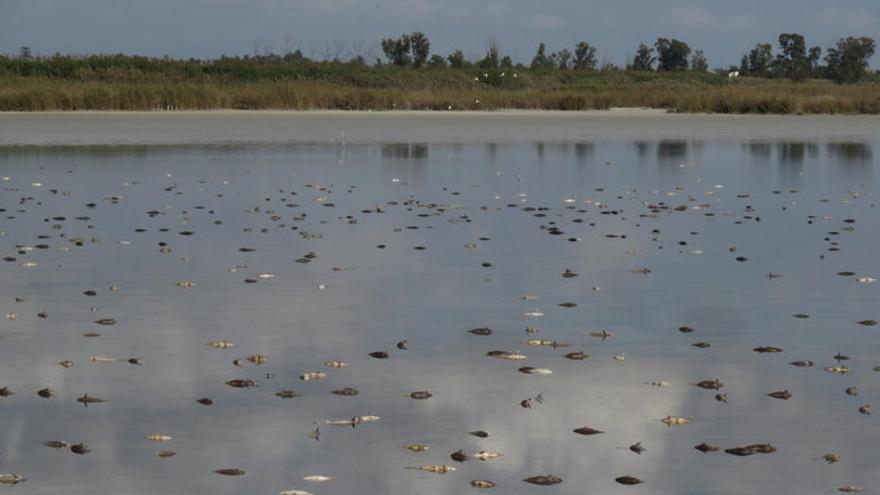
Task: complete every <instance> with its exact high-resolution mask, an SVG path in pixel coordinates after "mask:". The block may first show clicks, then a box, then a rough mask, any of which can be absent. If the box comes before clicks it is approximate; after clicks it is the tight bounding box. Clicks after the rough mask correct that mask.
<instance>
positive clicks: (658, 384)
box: [646, 380, 672, 387]
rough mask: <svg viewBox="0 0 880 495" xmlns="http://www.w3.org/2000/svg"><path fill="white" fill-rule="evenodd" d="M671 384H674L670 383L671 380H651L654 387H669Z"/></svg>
mask: <svg viewBox="0 0 880 495" xmlns="http://www.w3.org/2000/svg"><path fill="white" fill-rule="evenodd" d="M646 383H647V382H646ZM670 385H672V384H671V383H669V382H665V381H663V380H658V381H656V382H651V386H652V387H668V386H670Z"/></svg>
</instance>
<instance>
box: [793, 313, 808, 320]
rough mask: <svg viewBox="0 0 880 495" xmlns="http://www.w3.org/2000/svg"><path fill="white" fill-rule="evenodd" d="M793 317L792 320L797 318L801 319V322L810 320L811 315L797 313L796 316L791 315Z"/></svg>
mask: <svg viewBox="0 0 880 495" xmlns="http://www.w3.org/2000/svg"><path fill="white" fill-rule="evenodd" d="M791 317H792V318H797V319H799V320H805V319H807V318H809V317H810V315H808V314H806V313H795V314H793V315H791Z"/></svg>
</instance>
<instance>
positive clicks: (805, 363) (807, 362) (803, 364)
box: [788, 359, 816, 368]
mask: <svg viewBox="0 0 880 495" xmlns="http://www.w3.org/2000/svg"><path fill="white" fill-rule="evenodd" d="M788 364H790V365H792V366H798V367H800V368H807V367H810V366H813V365H814V364H816V363H814V362H812V361H810V360H809V359H802V360H800V361H792V362H790V363H788Z"/></svg>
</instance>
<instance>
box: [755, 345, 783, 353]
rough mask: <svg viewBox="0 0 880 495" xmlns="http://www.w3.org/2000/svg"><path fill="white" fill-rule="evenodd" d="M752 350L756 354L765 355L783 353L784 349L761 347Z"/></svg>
mask: <svg viewBox="0 0 880 495" xmlns="http://www.w3.org/2000/svg"><path fill="white" fill-rule="evenodd" d="M752 350H753V351H755V352H759V353H762V354H763V353H765V352H782V349H781V348H779V347H773V346H761V347H755V348H754V349H752Z"/></svg>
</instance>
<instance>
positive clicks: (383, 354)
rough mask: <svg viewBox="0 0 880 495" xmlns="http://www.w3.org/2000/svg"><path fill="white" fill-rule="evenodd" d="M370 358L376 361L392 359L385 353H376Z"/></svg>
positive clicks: (371, 354) (372, 353)
mask: <svg viewBox="0 0 880 495" xmlns="http://www.w3.org/2000/svg"><path fill="white" fill-rule="evenodd" d="M370 357H371V358H376V359H388V358H389V357H390V354H388V353H387V352H385V351H375V352H371V353H370Z"/></svg>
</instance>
